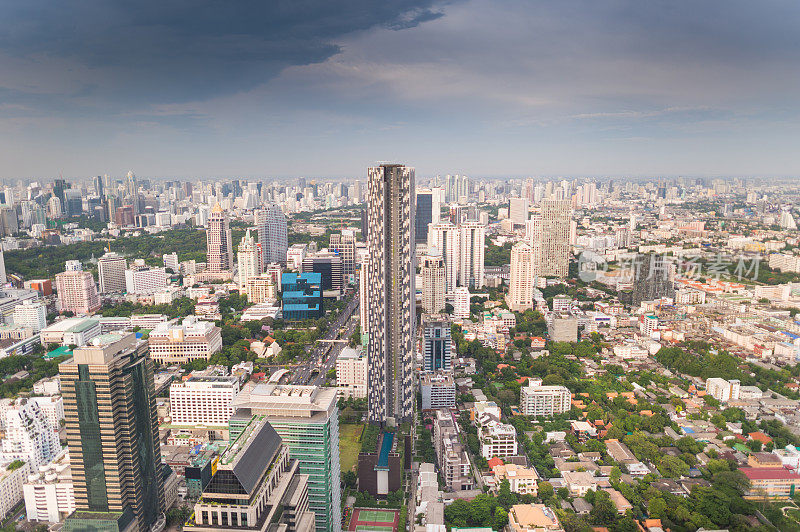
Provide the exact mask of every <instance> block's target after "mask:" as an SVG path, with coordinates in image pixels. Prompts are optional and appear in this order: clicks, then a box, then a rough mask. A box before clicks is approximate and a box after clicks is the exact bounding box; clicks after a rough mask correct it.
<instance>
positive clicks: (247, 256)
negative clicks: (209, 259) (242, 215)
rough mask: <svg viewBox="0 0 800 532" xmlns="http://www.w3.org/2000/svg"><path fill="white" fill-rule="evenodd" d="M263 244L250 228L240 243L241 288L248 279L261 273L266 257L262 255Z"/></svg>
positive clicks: (241, 288)
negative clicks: (251, 232) (254, 236)
mask: <svg viewBox="0 0 800 532" xmlns="http://www.w3.org/2000/svg"><path fill="white" fill-rule="evenodd" d="M261 254H262V253H261V244H260V243H257V242H256V241H255V239H254V238H253V237H252V236H250V229H248V230H247V232H246V233H245V235H244V238H242V241H241V242H240V243H239V256H238V258H239V289H240V290H244V289H245V287H246V286H247V281H248V280H249V279H253V278H255V277H258V276H259V275H261V272H262V271H263V268H264V259H263V257H262V256H261Z"/></svg>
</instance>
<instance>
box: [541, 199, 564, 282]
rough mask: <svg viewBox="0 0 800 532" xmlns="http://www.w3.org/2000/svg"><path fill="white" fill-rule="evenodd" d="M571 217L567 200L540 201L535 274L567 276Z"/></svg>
mask: <svg viewBox="0 0 800 532" xmlns="http://www.w3.org/2000/svg"><path fill="white" fill-rule="evenodd" d="M571 219H572V204H571V202H570V201H569V200H543V201H542V243H541V252H540V254H539V265H538V268H537V270H538V272H537V275H540V276H543V277H567V275H568V274H569V257H570V244H569V233H570V220H571Z"/></svg>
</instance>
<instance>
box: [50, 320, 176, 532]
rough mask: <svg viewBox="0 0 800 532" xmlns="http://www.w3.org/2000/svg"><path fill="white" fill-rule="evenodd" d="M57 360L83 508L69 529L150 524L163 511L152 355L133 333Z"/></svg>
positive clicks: (114, 336)
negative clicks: (68, 357) (59, 362)
mask: <svg viewBox="0 0 800 532" xmlns="http://www.w3.org/2000/svg"><path fill="white" fill-rule="evenodd" d="M98 340H99V341H95V342H94V343H93V344H92V345H91V346H85V347H80V348H77V349H75V350H74V351H73V356H72V358H71V359H70V360H68V361H66V362H62V363H61V364H60V365H59V375H60V377H61V390H62V393H63V396H64V411H65V415H66V428H67V443H68V445H69V455H70V465H71V468H72V481H73V485H74V490H75V506H76V508H77V510H76V511H75V513H73V514H72V515H71V516H70V517H68V518H67V522H66V523H65V527H64V530H108V531H115V532H116V531H119V532H122V531H126V530H139V531H146V530H149V529H150V527H152V526H153V525H155V524H156V523H157V522H158V521H159V519H161V518H162V517H163V516H162V514H163V512H164V511H165V508H164V505H165V501H164V485H163V482H162V477H163V472H162V465H161V447H160V445H159V439H158V418H157V416H156V393H155V386H154V383H153V362H152V360H151V359H150V357H149V356H148V354H147V342H145V341H144V340H139V339H137V338H136V335H135V334H134V333H125V334H122V335H120V334H107V335H103V336H101V337H98Z"/></svg>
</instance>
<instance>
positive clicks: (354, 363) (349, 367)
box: [336, 347, 368, 399]
mask: <svg viewBox="0 0 800 532" xmlns="http://www.w3.org/2000/svg"><path fill="white" fill-rule="evenodd" d="M367 368H368V365H367V357H366V355H365V354H364V351H363V350H362V349H361V348H358V349H354V348H352V347H345V348H344V349H342V352H341V353H340V354H339V356H338V357H337V358H336V385H337V386H338V390H339V397H355V398H359V399H360V398H363V397H366V396H367Z"/></svg>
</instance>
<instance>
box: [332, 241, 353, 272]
mask: <svg viewBox="0 0 800 532" xmlns="http://www.w3.org/2000/svg"><path fill="white" fill-rule="evenodd" d="M330 251H331V252H333V253H335V254H336V255H338V256H339V258H341V259H342V275H344V276H345V277H349V276H350V275H353V274H354V273H355V272H356V234H355V233H354V232H353V231H351V230H349V229H345V230H343V231H342V233H341V234H339V235H331V244H330Z"/></svg>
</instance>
